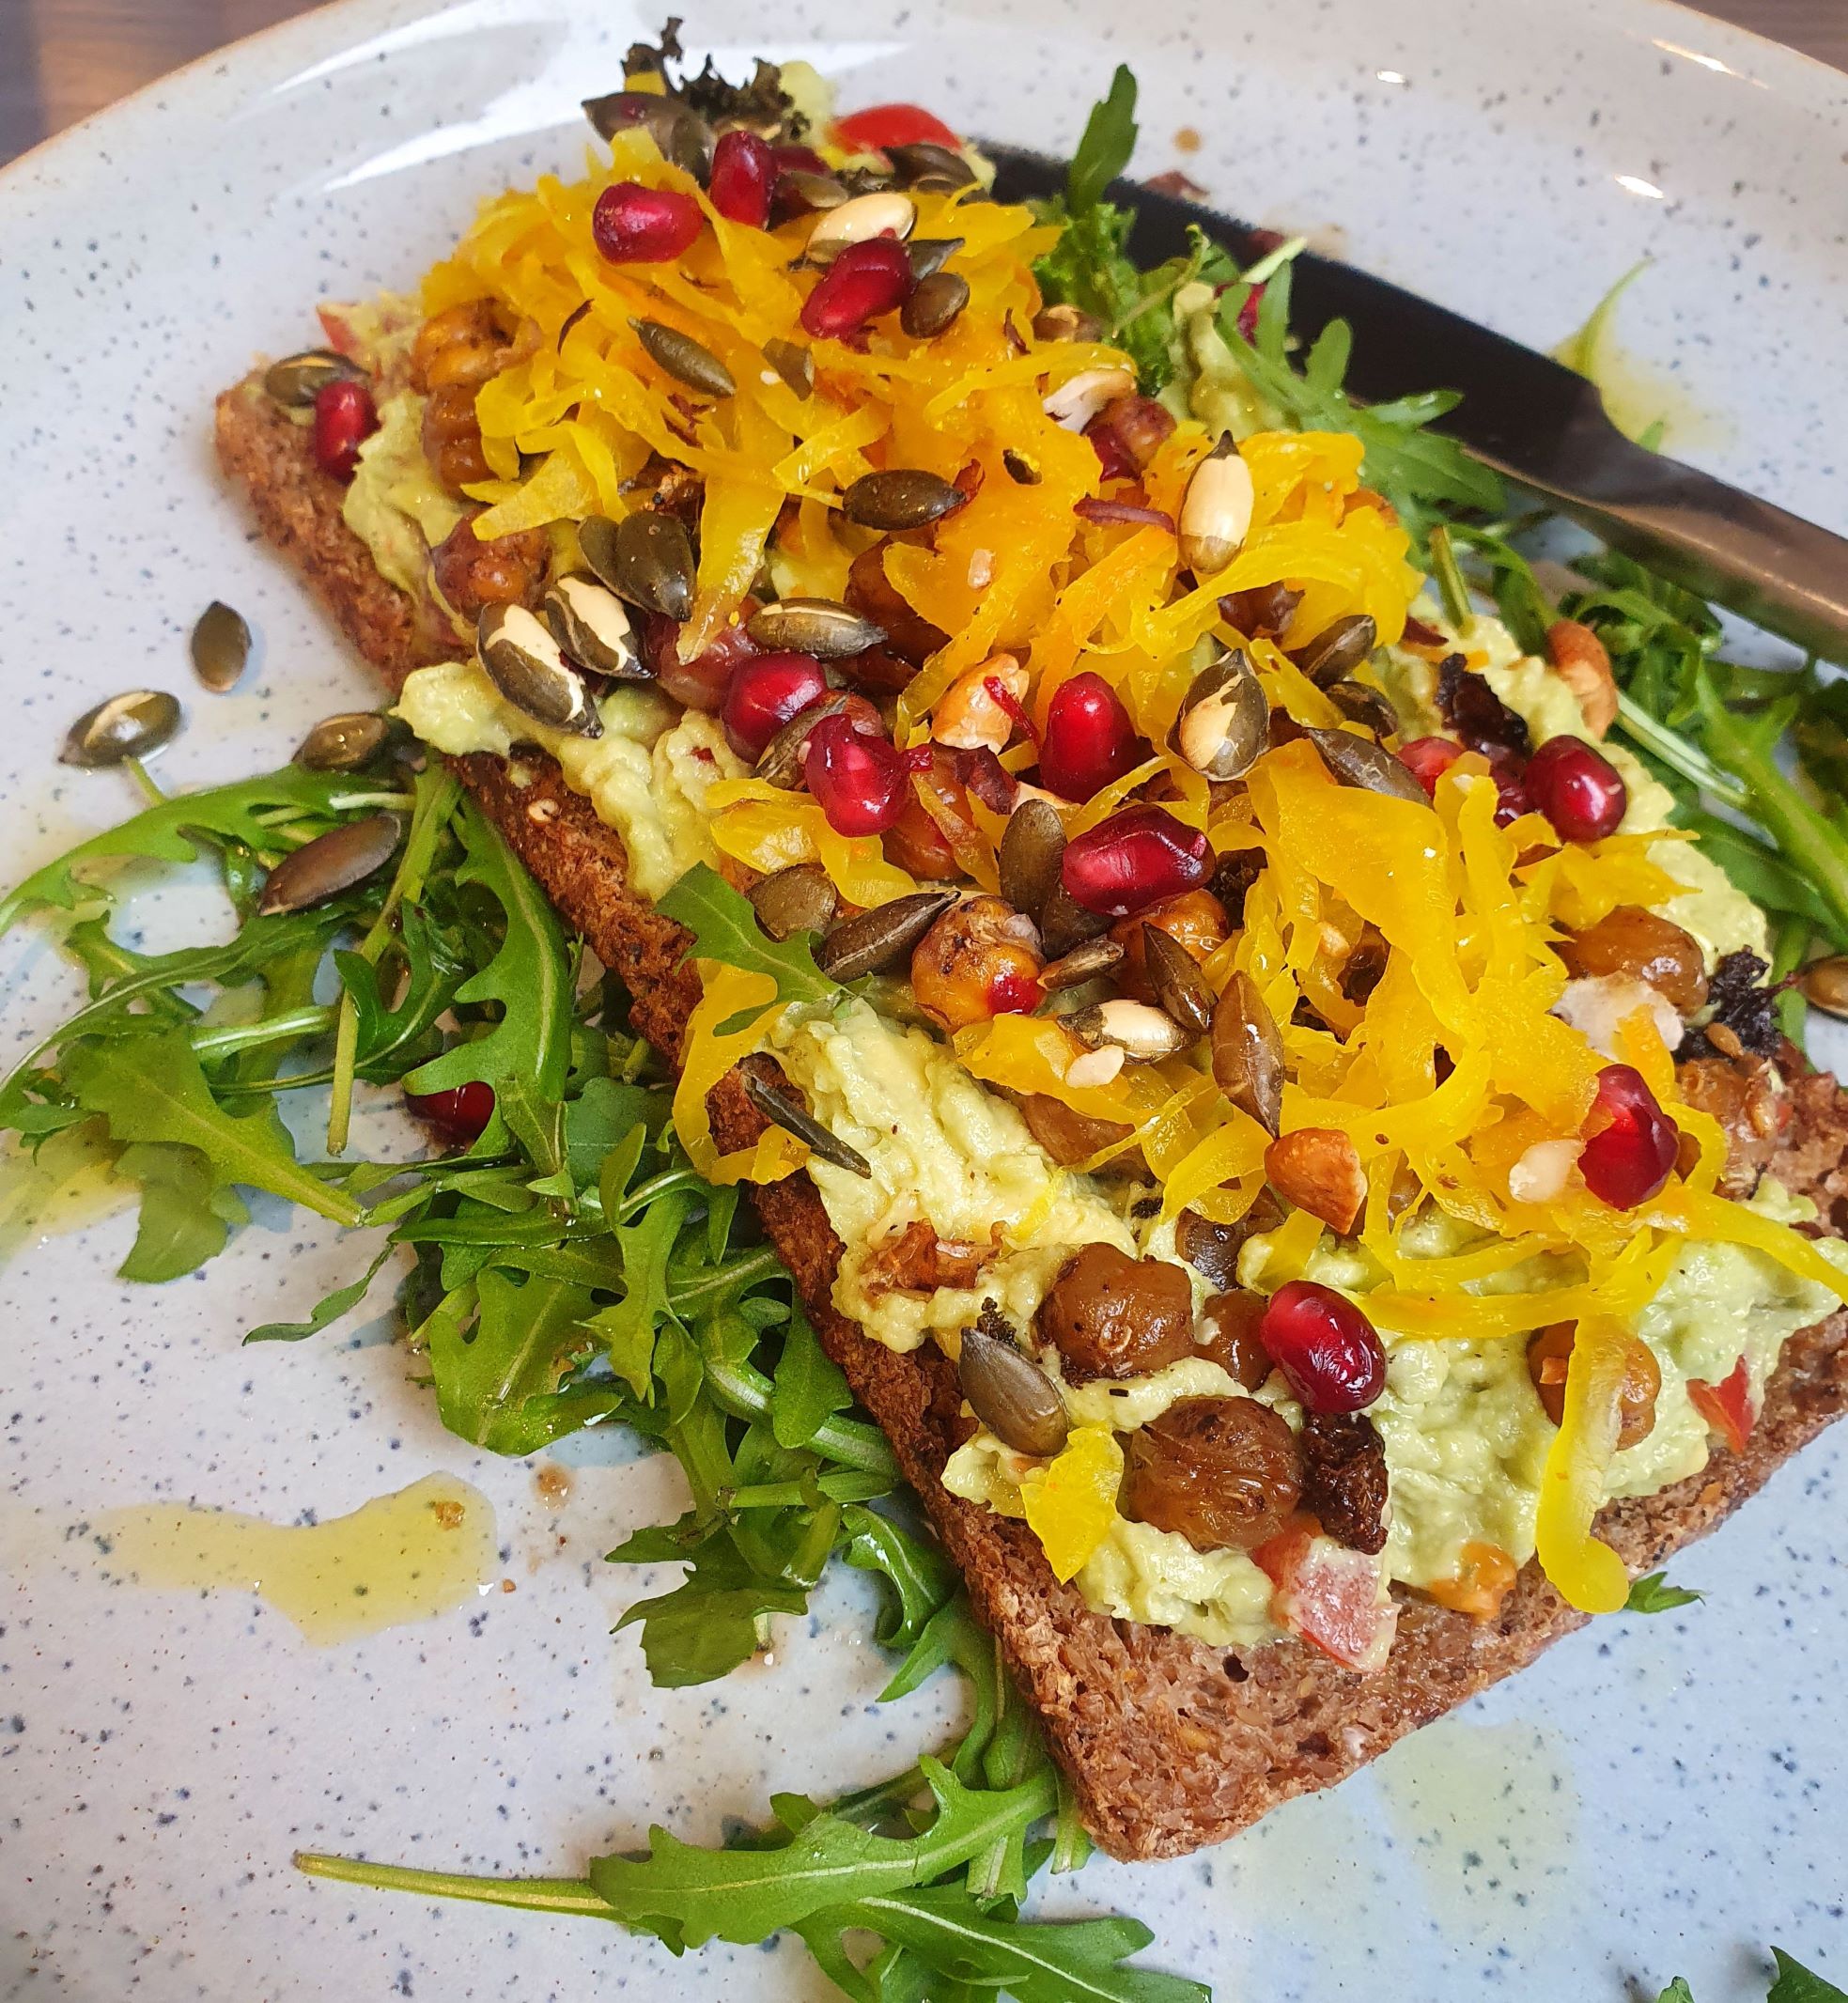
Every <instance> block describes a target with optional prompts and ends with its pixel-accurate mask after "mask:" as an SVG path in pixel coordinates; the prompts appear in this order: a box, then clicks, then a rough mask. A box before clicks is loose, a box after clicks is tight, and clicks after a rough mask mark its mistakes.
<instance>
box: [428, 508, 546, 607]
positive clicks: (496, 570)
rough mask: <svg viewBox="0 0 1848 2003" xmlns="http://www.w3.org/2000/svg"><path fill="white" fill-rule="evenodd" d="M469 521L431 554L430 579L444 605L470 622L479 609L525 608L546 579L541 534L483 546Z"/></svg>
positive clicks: (524, 532)
mask: <svg viewBox="0 0 1848 2003" xmlns="http://www.w3.org/2000/svg"><path fill="white" fill-rule="evenodd" d="M474 521H475V518H474V516H473V515H471V516H470V517H469V519H468V520H466V521H458V523H457V524H456V526H455V527H454V528H453V529H451V530H450V532H449V534H448V535H447V536H444V537H443V540H442V541H441V542H440V543H438V545H437V546H436V548H435V549H434V550H432V551H430V574H431V576H432V577H433V578H434V579H435V580H436V588H437V589H438V590H439V591H440V592H442V594H443V600H444V602H445V603H446V604H447V605H448V606H449V607H450V609H451V610H452V611H453V612H454V613H456V614H457V616H458V618H462V619H471V620H472V619H473V618H474V615H475V613H478V612H479V611H480V610H481V608H482V607H483V606H484V605H527V606H530V605H531V604H532V603H533V602H534V601H535V600H536V598H537V595H538V589H539V585H540V583H541V582H543V581H544V578H545V567H546V549H547V545H546V534H545V531H544V530H543V529H520V530H517V531H516V532H515V533H514V534H513V535H511V536H491V537H489V540H488V541H486V542H483V541H481V540H480V539H479V538H478V537H477V536H476V535H475V533H474Z"/></svg>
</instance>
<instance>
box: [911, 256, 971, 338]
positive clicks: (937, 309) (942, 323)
mask: <svg viewBox="0 0 1848 2003" xmlns="http://www.w3.org/2000/svg"><path fill="white" fill-rule="evenodd" d="M968 303H969V280H968V279H967V278H965V277H963V276H962V274H961V273H960V272H933V273H932V274H931V276H930V277H928V278H924V279H920V280H919V281H918V284H917V285H916V286H915V287H913V289H912V292H911V296H910V298H909V299H908V300H907V301H906V302H905V303H904V305H903V306H902V307H901V308H900V309H899V314H898V324H899V325H900V326H901V327H902V328H903V329H904V330H905V332H906V333H907V334H909V335H910V336H911V338H912V339H913V340H915V341H928V340H933V339H935V338H936V336H937V335H938V334H941V333H943V332H944V330H945V329H946V328H948V327H950V326H952V325H954V324H955V319H956V317H957V316H958V315H959V314H960V313H961V312H962V309H963V308H964V307H965V306H966V305H968Z"/></svg>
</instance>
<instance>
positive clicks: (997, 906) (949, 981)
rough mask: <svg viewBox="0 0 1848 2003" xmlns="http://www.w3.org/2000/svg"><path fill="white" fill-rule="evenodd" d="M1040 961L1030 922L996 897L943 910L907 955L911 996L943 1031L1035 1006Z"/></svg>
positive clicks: (1042, 962) (969, 899)
mask: <svg viewBox="0 0 1848 2003" xmlns="http://www.w3.org/2000/svg"><path fill="white" fill-rule="evenodd" d="M1044 964H1045V963H1044V961H1043V960H1042V959H1041V958H1040V953H1039V947H1038V944H1037V942H1036V935H1035V933H1034V930H1033V921H1032V920H1031V919H1028V918H1023V917H1022V916H1021V915H1020V913H1019V912H1018V911H1017V910H1016V909H1015V908H1014V907H1013V906H1012V905H1009V904H1003V903H1002V900H1001V899H1000V898H999V897H987V896H982V897H971V898H968V899H967V900H965V901H964V902H963V903H961V904H959V905H957V906H955V908H954V909H952V910H948V911H945V912H944V914H943V915H942V917H941V918H940V919H939V920H938V921H937V923H936V924H934V925H932V926H931V928H930V930H929V931H928V932H926V933H925V934H924V937H923V939H920V940H919V941H918V943H917V946H916V948H915V949H914V951H913V952H912V955H911V993H912V996H913V998H914V999H915V1000H916V1001H917V1004H918V1006H919V1007H920V1008H921V1009H923V1010H924V1014H925V1015H926V1016H928V1017H930V1018H931V1020H932V1021H933V1022H935V1023H938V1024H940V1026H941V1027H942V1028H944V1029H946V1030H959V1029H962V1028H964V1027H965V1026H966V1025H967V1024H969V1023H971V1022H986V1021H987V1019H988V1018H989V1017H991V1016H1006V1015H1014V1014H1017V1013H1019V1012H1020V1011H1022V1010H1025V1009H1031V1008H1033V1007H1034V1006H1036V1005H1037V1003H1038V1001H1039V999H1040V994H1041V988H1040V985H1039V970H1040V968H1041V967H1042V966H1043V965H1044Z"/></svg>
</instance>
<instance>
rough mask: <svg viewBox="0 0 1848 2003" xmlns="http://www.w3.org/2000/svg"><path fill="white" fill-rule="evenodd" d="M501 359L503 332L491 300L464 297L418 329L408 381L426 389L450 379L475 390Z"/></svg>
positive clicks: (441, 386) (503, 356)
mask: <svg viewBox="0 0 1848 2003" xmlns="http://www.w3.org/2000/svg"><path fill="white" fill-rule="evenodd" d="M506 360H507V337H506V335H505V334H504V333H502V331H501V323H500V320H499V318H498V317H497V315H496V314H495V311H494V303H493V302H492V300H488V299H471V300H465V301H464V302H463V303H462V304H460V305H459V306H445V307H444V308H443V311H442V312H441V313H433V314H431V315H430V317H429V318H428V319H427V320H426V321H425V322H424V324H423V325H422V326H421V327H419V328H418V330H417V338H416V339H415V340H414V341H413V342H412V344H411V381H412V387H413V388H415V389H420V390H423V391H425V392H426V393H427V392H429V391H431V390H440V389H447V388H449V387H450V386H452V385H454V384H460V385H461V386H463V387H464V388H467V389H479V388H480V387H481V385H482V384H483V383H484V382H486V381H487V380H488V379H489V377H490V376H493V375H496V374H498V373H499V371H500V369H501V368H502V366H503V365H504V364H505V362H506Z"/></svg>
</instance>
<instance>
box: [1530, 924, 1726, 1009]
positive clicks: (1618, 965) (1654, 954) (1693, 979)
mask: <svg viewBox="0 0 1848 2003" xmlns="http://www.w3.org/2000/svg"><path fill="white" fill-rule="evenodd" d="M1559 953H1560V957H1561V959H1562V960H1563V961H1564V962H1565V964H1566V971H1567V972H1568V973H1571V974H1576V975H1578V976H1580V977H1581V978H1595V977H1596V976H1597V975H1599V974H1608V973H1626V974H1628V975H1629V976H1630V977H1631V978H1632V979H1633V980H1638V981H1647V982H1648V983H1649V985H1650V986H1652V987H1653V988H1654V989H1655V991H1656V993H1657V994H1659V995H1660V996H1661V997H1662V998H1663V1000H1664V1001H1667V1002H1669V1004H1670V1006H1671V1007H1673V1008H1675V1009H1676V1010H1678V1011H1679V1012H1680V1013H1681V1014H1682V1015H1684V1016H1691V1015H1692V1014H1693V1013H1694V1011H1695V1010H1696V1009H1698V1008H1700V1007H1701V1006H1702V1005H1703V1004H1704V1003H1705V1001H1706V999H1707V972H1706V963H1705V960H1704V959H1703V957H1702V955H1701V952H1700V940H1699V939H1696V938H1695V937H1694V936H1693V934H1692V933H1690V932H1684V931H1683V930H1682V928H1681V927H1680V926H1679V925H1676V924H1669V921H1668V920H1667V919H1666V918H1658V917H1657V916H1656V915H1655V913H1654V911H1646V910H1644V909H1643V908H1642V907H1641V906H1640V905H1636V904H1620V905H1619V906H1618V907H1617V908H1616V909H1615V910H1614V911H1610V912H1607V914H1606V915H1605V916H1604V917H1603V918H1600V919H1599V920H1598V922H1597V924H1594V925H1587V926H1586V928H1585V930H1584V931H1582V932H1579V933H1576V934H1575V935H1574V936H1573V937H1572V938H1570V939H1561V941H1560V947H1559Z"/></svg>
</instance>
